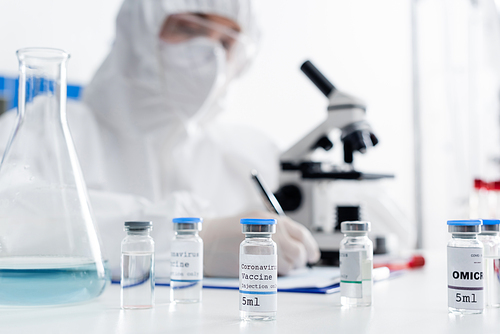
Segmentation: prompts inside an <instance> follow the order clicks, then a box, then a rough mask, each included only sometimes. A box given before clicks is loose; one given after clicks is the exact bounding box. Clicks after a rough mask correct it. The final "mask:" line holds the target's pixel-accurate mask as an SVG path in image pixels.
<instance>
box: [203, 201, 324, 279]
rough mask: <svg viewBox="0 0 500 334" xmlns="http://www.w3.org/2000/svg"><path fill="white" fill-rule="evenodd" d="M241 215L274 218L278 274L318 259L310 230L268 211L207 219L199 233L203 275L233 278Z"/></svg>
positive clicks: (240, 233) (240, 235) (236, 268)
mask: <svg viewBox="0 0 500 334" xmlns="http://www.w3.org/2000/svg"><path fill="white" fill-rule="evenodd" d="M241 218H264V219H269V218H274V219H276V220H277V227H276V234H274V235H273V240H274V241H275V242H276V244H277V245H278V274H280V275H287V274H288V273H289V272H290V271H291V270H292V269H296V268H301V267H304V266H305V265H306V264H307V263H315V262H317V261H318V260H319V257H320V252H319V248H318V245H317V243H316V241H315V240H314V238H313V236H312V235H311V233H310V232H309V231H308V230H307V228H305V227H304V226H303V225H302V224H299V223H297V222H295V221H293V220H292V219H290V218H288V217H284V216H278V215H276V214H273V213H269V212H261V211H255V212H249V213H246V214H242V215H238V216H234V217H226V218H216V219H207V220H206V221H205V222H204V223H203V231H202V232H201V233H200V235H201V237H202V238H203V242H204V254H203V256H204V261H203V262H204V272H205V275H207V276H218V277H237V276H238V263H239V247H240V243H241V242H242V241H243V240H244V239H245V236H244V235H243V233H242V232H241V224H240V219H241Z"/></svg>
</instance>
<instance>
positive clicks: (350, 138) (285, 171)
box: [275, 61, 394, 262]
mask: <svg viewBox="0 0 500 334" xmlns="http://www.w3.org/2000/svg"><path fill="white" fill-rule="evenodd" d="M301 70H302V71H303V72H304V73H305V74H306V75H307V77H308V78H309V79H310V80H311V81H312V82H313V83H314V84H315V85H316V87H317V88H318V89H319V90H320V91H321V92H322V93H323V94H324V95H325V96H326V97H327V98H328V100H329V105H328V117H327V118H326V120H325V121H324V122H322V123H321V124H319V125H318V126H317V127H316V128H315V129H313V130H312V131H311V132H310V133H308V134H307V135H306V136H305V137H303V138H302V139H300V140H299V141H298V142H297V143H295V144H294V145H293V146H292V147H291V148H290V149H288V150H287V151H285V152H284V153H283V154H282V155H281V157H280V161H281V176H280V188H279V189H278V191H277V192H276V193H275V196H276V198H277V200H278V202H279V203H280V204H281V207H282V208H283V210H284V211H285V213H286V215H287V216H289V217H290V218H292V219H294V220H296V221H297V222H300V223H302V224H304V225H305V226H306V227H307V228H308V229H309V230H310V231H311V233H312V234H313V236H314V238H315V239H316V241H317V242H318V244H319V247H320V250H321V253H322V259H324V260H326V261H329V260H331V261H333V262H335V259H338V249H339V246H340V241H341V240H342V238H343V234H342V233H341V232H340V223H341V222H343V221H355V220H370V219H371V218H370V217H365V216H364V215H362V212H363V211H364V209H363V207H362V205H361V203H359V202H356V200H351V202H348V201H347V200H346V201H347V203H346V202H344V203H339V202H338V201H337V202H335V201H333V200H332V188H333V187H332V184H333V183H335V182H336V181H339V180H351V181H352V182H359V181H363V180H377V179H382V178H391V177H394V176H393V175H389V174H368V173H362V172H359V171H356V170H355V169H354V167H353V159H354V153H355V152H360V153H365V152H366V150H367V149H368V148H371V147H373V146H375V145H377V143H378V139H377V137H376V136H375V134H374V133H373V130H372V128H371V126H370V124H368V122H367V121H366V104H365V102H363V101H362V100H361V99H358V98H357V97H354V96H351V95H348V94H346V93H344V92H341V91H340V90H338V89H336V88H335V86H334V85H333V84H332V83H331V82H330V81H329V80H328V79H326V78H325V76H323V74H321V72H320V71H319V70H318V69H317V68H316V67H315V66H314V65H313V64H312V63H311V62H310V61H306V62H305V63H304V64H303V65H302V66H301ZM334 130H336V132H337V133H338V132H339V131H340V141H341V142H342V145H343V163H340V164H333V163H331V162H329V161H315V159H314V153H315V152H317V151H318V150H320V151H321V150H322V151H330V150H331V149H332V148H333V146H334V144H333V142H332V140H331V137H332V135H333V132H334ZM347 184H348V187H349V184H352V183H347ZM339 196H340V197H341V198H342V194H336V197H337V199H338V198H339ZM374 223H375V222H372V224H374ZM373 241H374V246H375V250H376V251H377V248H378V252H379V253H384V245H383V242H382V241H380V242H378V241H376V240H373Z"/></svg>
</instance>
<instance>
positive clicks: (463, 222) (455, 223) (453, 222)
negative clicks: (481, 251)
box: [448, 219, 481, 226]
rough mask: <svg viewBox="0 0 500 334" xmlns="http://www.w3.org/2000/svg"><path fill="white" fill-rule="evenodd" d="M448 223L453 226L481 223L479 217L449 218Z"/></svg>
mask: <svg viewBox="0 0 500 334" xmlns="http://www.w3.org/2000/svg"><path fill="white" fill-rule="evenodd" d="M448 225H452V226H476V225H481V220H479V219H462V220H448Z"/></svg>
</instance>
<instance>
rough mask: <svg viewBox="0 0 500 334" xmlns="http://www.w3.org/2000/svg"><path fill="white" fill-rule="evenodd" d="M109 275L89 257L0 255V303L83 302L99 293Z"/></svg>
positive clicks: (20, 304) (30, 304) (24, 304)
mask: <svg viewBox="0 0 500 334" xmlns="http://www.w3.org/2000/svg"><path fill="white" fill-rule="evenodd" d="M104 265H105V266H106V264H104ZM109 279H110V275H109V272H108V270H106V269H105V273H104V274H103V272H102V270H98V269H97V265H96V263H95V262H91V261H90V260H87V259H82V258H65V257H21V256H19V257H5V258H1V257H0V305H8V306H43V305H58V304H73V303H79V302H83V301H87V300H90V299H92V298H95V297H97V296H99V295H100V294H101V293H102V292H103V291H104V288H105V287H106V284H107V283H108V282H109Z"/></svg>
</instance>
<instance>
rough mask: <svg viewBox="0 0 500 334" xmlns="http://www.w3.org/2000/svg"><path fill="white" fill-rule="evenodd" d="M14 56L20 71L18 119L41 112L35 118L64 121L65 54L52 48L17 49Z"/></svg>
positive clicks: (65, 91) (66, 57) (65, 93)
mask: <svg viewBox="0 0 500 334" xmlns="http://www.w3.org/2000/svg"><path fill="white" fill-rule="evenodd" d="M17 56H18V59H19V68H20V75H19V106H18V111H19V116H20V117H21V118H24V117H25V116H26V115H30V114H31V113H32V112H33V113H36V114H39V113H42V112H43V116H42V115H40V116H39V117H37V118H41V119H43V120H46V119H48V118H59V120H61V121H63V122H66V95H67V87H66V62H67V60H68V58H69V54H67V53H66V52H64V51H62V50H56V49H48V48H27V49H21V50H19V51H18V52H17ZM47 111H50V112H47ZM30 118H31V116H30ZM38 121H39V120H38Z"/></svg>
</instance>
